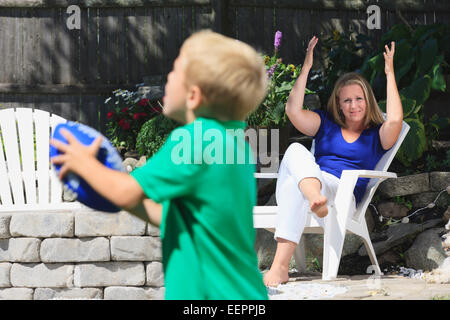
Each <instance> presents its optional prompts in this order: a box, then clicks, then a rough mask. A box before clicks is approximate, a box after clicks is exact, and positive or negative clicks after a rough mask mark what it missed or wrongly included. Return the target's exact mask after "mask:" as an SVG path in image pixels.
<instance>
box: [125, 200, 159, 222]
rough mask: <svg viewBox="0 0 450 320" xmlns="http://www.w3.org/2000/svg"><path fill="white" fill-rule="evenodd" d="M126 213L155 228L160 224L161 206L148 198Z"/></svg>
mask: <svg viewBox="0 0 450 320" xmlns="http://www.w3.org/2000/svg"><path fill="white" fill-rule="evenodd" d="M127 211H128V212H130V213H131V214H133V215H135V216H137V217H138V218H141V219H142V220H144V221H147V222H150V223H151V224H152V225H154V226H156V227H159V226H160V224H161V218H162V205H160V204H159V203H156V202H154V201H153V200H150V199H148V198H147V199H144V201H142V202H140V203H139V204H138V205H137V206H136V207H134V208H132V209H130V210H127Z"/></svg>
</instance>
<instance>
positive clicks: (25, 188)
mask: <svg viewBox="0 0 450 320" xmlns="http://www.w3.org/2000/svg"><path fill="white" fill-rule="evenodd" d="M66 121H67V120H66V119H64V118H62V117H60V116H57V115H54V114H53V115H51V114H50V113H48V112H46V111H43V110H33V109H31V108H9V109H1V110H0V213H1V212H16V211H31V210H32V211H36V210H73V209H80V208H86V207H85V206H83V205H82V204H81V203H79V202H77V201H75V202H63V199H62V192H63V188H62V183H61V182H60V180H59V179H58V177H57V176H56V174H55V172H54V169H53V166H52V165H51V163H50V159H49V158H50V157H49V148H50V145H49V140H50V137H51V134H52V132H53V129H54V128H55V127H56V125H57V124H58V123H63V122H66Z"/></svg>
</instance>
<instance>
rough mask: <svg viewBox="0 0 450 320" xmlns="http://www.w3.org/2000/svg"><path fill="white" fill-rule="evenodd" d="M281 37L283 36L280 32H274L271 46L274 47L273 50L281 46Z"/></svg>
mask: <svg viewBox="0 0 450 320" xmlns="http://www.w3.org/2000/svg"><path fill="white" fill-rule="evenodd" d="M282 37H283V34H282V33H281V31H279V30H278V31H277V32H275V41H274V42H273V46H274V47H275V50H278V48H279V47H280V45H281V38H282Z"/></svg>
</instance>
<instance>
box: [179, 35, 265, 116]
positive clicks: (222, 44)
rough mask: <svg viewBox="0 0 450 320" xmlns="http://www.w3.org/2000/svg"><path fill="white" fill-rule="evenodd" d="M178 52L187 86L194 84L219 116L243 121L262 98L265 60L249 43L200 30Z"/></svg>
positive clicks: (263, 95)
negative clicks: (181, 58) (182, 63)
mask: <svg viewBox="0 0 450 320" xmlns="http://www.w3.org/2000/svg"><path fill="white" fill-rule="evenodd" d="M180 54H181V55H182V56H183V61H184V65H183V67H182V68H183V70H184V74H185V79H186V80H185V85H186V87H190V86H191V85H197V86H198V87H199V88H200V90H201V91H202V94H203V96H204V100H205V101H204V104H205V105H207V106H208V108H211V110H212V112H213V113H214V114H215V115H217V116H218V118H220V117H222V118H226V119H230V120H244V119H245V118H246V117H247V115H248V114H250V113H251V112H252V111H253V110H254V109H256V108H257V107H258V106H259V105H260V104H261V102H262V100H263V99H264V98H265V96H266V93H267V77H266V71H265V66H264V61H263V59H262V56H261V55H260V54H258V53H257V52H256V51H255V50H254V49H253V48H252V47H251V46H249V45H248V44H245V43H243V42H241V41H238V40H235V39H231V38H228V37H226V36H223V35H221V34H218V33H215V32H212V31H211V30H202V31H198V32H196V33H194V34H192V35H191V36H190V37H189V38H188V39H186V41H185V42H184V43H183V45H182V47H181V49H180Z"/></svg>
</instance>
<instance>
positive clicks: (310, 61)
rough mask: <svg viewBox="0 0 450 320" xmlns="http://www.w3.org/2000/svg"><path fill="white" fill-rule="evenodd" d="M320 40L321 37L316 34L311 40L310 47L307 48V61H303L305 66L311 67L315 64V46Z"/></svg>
mask: <svg viewBox="0 0 450 320" xmlns="http://www.w3.org/2000/svg"><path fill="white" fill-rule="evenodd" d="M318 41H319V38H317V37H316V36H314V37H312V39H311V40H309V43H308V48H307V49H306V57H305V61H304V62H303V67H304V68H305V67H306V68H308V69H311V68H312V65H313V55H314V47H315V46H316V44H317V42H318Z"/></svg>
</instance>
